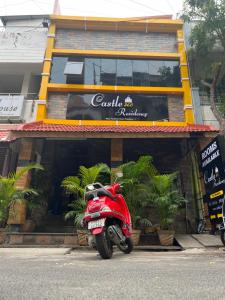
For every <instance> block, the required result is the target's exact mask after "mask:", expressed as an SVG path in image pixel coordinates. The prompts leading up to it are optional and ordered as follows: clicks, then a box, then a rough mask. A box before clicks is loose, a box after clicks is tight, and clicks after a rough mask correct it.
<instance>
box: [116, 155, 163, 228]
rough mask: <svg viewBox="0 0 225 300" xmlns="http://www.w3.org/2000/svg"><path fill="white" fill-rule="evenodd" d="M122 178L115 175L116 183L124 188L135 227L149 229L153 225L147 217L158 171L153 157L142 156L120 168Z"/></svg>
mask: <svg viewBox="0 0 225 300" xmlns="http://www.w3.org/2000/svg"><path fill="white" fill-rule="evenodd" d="M119 170H120V172H121V174H122V177H118V176H116V174H114V178H115V181H117V182H120V183H121V184H122V186H123V195H124V197H125V199H126V202H127V205H128V208H129V211H130V214H131V219H132V223H133V226H134V227H135V228H139V227H140V228H141V227H148V226H151V225H152V223H151V221H150V220H149V218H148V216H147V215H146V210H145V207H146V203H147V199H148V193H149V186H150V185H151V180H152V178H153V177H154V176H155V175H158V174H159V173H158V171H157V169H156V168H155V166H154V165H153V158H152V157H151V156H141V157H140V158H139V159H138V160H137V161H136V162H135V161H131V162H128V163H126V164H123V165H121V166H120V167H119Z"/></svg>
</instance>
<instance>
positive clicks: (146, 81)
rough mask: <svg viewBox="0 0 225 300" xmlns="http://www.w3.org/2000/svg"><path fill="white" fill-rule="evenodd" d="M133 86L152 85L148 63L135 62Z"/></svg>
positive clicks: (142, 61)
mask: <svg viewBox="0 0 225 300" xmlns="http://www.w3.org/2000/svg"><path fill="white" fill-rule="evenodd" d="M133 85H134V86H135V85H136V86H149V85H150V76H149V66H148V61H144V60H134V61H133Z"/></svg>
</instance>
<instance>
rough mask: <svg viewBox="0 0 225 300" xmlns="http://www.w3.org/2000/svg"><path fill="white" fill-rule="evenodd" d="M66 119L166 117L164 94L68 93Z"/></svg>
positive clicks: (166, 106) (159, 119)
mask: <svg viewBox="0 0 225 300" xmlns="http://www.w3.org/2000/svg"><path fill="white" fill-rule="evenodd" d="M67 119H72V120H142V121H148V120H151V121H164V120H168V103H167V96H164V95H144V94H143V95H140V94H117V93H115V94H102V93H98V94H70V95H69V99H68V106H67Z"/></svg>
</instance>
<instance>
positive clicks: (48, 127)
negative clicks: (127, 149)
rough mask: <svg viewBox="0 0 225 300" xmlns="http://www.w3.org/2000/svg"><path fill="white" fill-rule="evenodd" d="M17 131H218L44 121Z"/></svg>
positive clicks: (26, 125) (188, 126)
mask: <svg viewBox="0 0 225 300" xmlns="http://www.w3.org/2000/svg"><path fill="white" fill-rule="evenodd" d="M16 131H32V132H96V133H98V132H109V133H150V132H158V133H160V132H161V133H186V132H187V133H191V132H217V131H218V130H217V129H215V128H214V127H212V126H209V125H196V124H195V125H187V126H121V125H115V126H90V125H63V124H46V123H43V122H42V121H40V122H33V123H27V124H24V125H21V126H19V127H18V128H17V129H16Z"/></svg>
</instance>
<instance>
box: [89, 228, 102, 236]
mask: <svg viewBox="0 0 225 300" xmlns="http://www.w3.org/2000/svg"><path fill="white" fill-rule="evenodd" d="M103 228H104V227H98V228H94V229H92V230H91V234H93V235H96V234H100V233H102V231H103Z"/></svg>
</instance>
